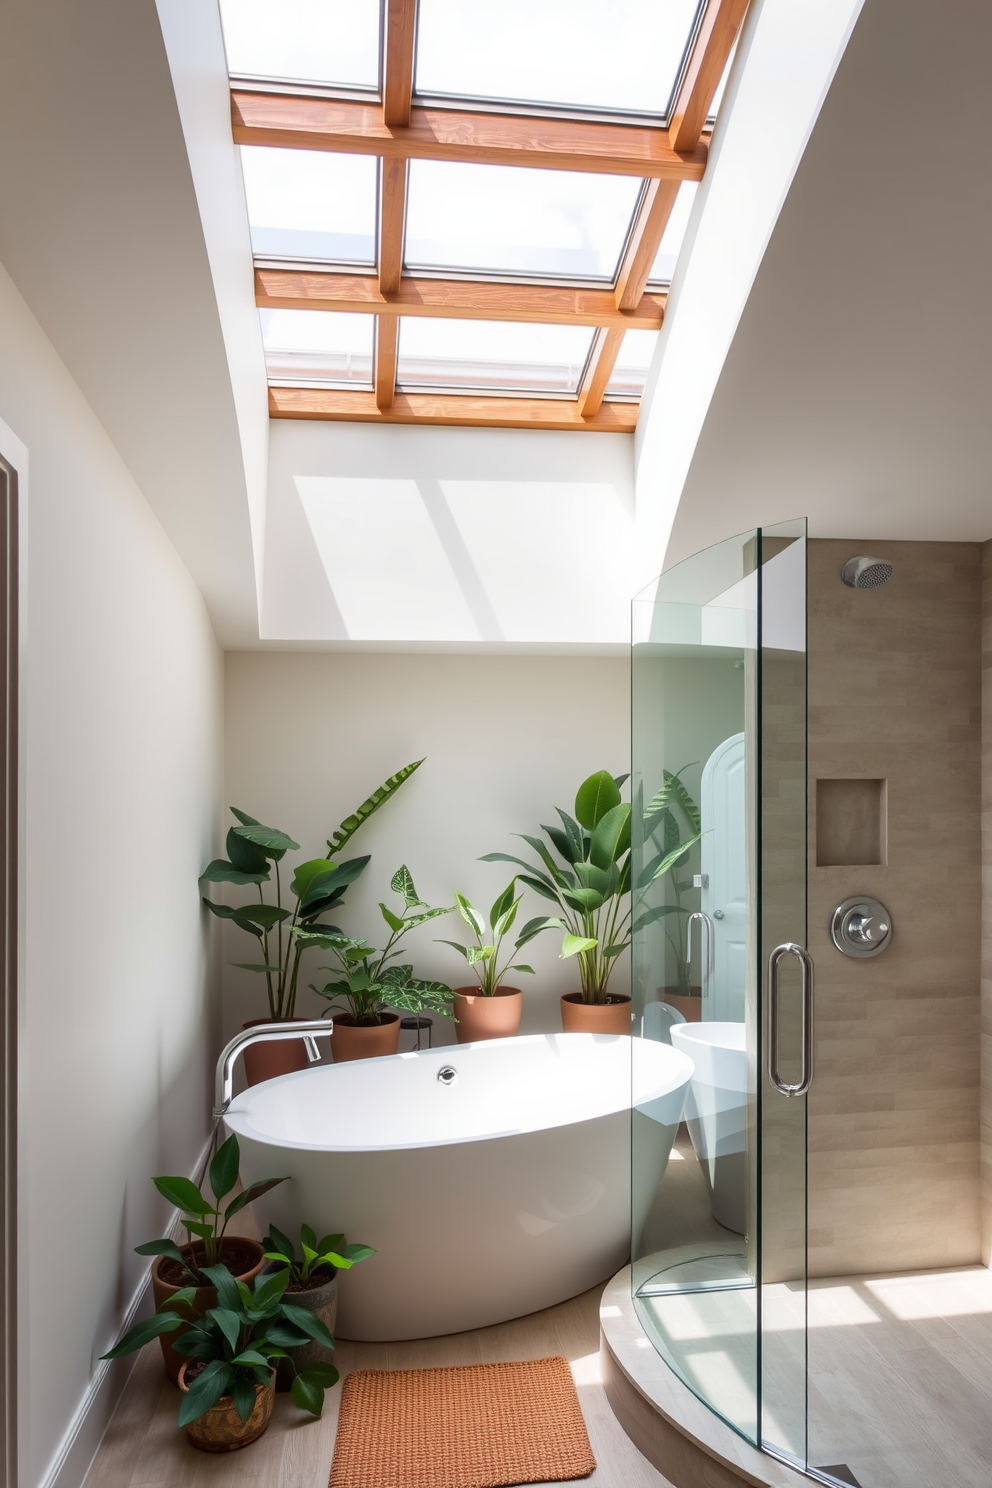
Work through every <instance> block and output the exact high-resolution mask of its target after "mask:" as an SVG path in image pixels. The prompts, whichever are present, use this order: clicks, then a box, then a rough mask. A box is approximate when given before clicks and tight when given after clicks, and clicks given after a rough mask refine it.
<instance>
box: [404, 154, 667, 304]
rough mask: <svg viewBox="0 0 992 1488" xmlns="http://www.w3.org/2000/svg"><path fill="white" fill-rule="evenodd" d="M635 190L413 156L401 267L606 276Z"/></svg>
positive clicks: (626, 181)
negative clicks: (418, 158) (403, 256)
mask: <svg viewBox="0 0 992 1488" xmlns="http://www.w3.org/2000/svg"><path fill="white" fill-rule="evenodd" d="M640 190H641V182H640V181H638V180H636V179H632V178H631V177H629V176H596V175H588V174H586V173H585V172H581V171H556V170H529V169H525V168H523V167H521V166H515V165H463V164H458V163H454V162H452V161H447V160H411V161H410V175H409V185H408V190H407V226H406V263H407V267H408V268H411V269H414V268H417V269H446V270H456V271H457V270H467V271H469V272H476V273H493V274H512V275H532V276H534V277H537V278H545V279H596V280H603V281H607V282H612V281H613V279H614V277H615V275H616V271H617V265H618V263H619V260H620V254H621V253H622V252H623V247H624V243H625V242H626V239H627V232H628V230H629V228H630V221H631V217H632V216H633V212H634V208H635V206H636V205H637V200H638V197H639V195H640Z"/></svg>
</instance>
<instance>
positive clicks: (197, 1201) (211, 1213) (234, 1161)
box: [135, 1134, 286, 1286]
mask: <svg viewBox="0 0 992 1488" xmlns="http://www.w3.org/2000/svg"><path fill="white" fill-rule="evenodd" d="M240 1167H241V1149H240V1147H239V1145H238V1139H237V1137H236V1136H235V1135H233V1134H232V1135H231V1136H229V1137H228V1139H227V1141H226V1142H225V1143H224V1144H223V1145H222V1146H221V1147H219V1148H218V1149H217V1152H216V1154H215V1156H214V1159H213V1161H212V1162H211V1164H210V1172H209V1178H210V1187H211V1190H212V1192H213V1196H214V1203H212V1204H211V1202H210V1200H209V1199H206V1198H204V1196H203V1194H202V1193H201V1192H200V1189H199V1188H198V1187H197V1186H196V1184H195V1183H194V1182H193V1180H192V1179H191V1178H184V1177H182V1176H178V1177H174V1178H153V1179H152V1182H153V1183H154V1185H155V1187H156V1188H157V1189H158V1191H159V1193H160V1194H161V1195H162V1197H163V1198H164V1199H168V1201H169V1203H170V1204H174V1205H175V1206H176V1208H177V1209H178V1210H179V1214H180V1223H181V1224H182V1226H183V1228H184V1229H185V1231H186V1236H187V1239H188V1240H189V1242H190V1244H192V1243H193V1241H194V1240H199V1241H202V1243H203V1259H204V1267H203V1271H201V1270H200V1269H199V1268H198V1267H197V1266H196V1264H195V1263H194V1261H193V1259H192V1255H191V1254H187V1255H183V1253H182V1251H181V1250H180V1249H179V1246H178V1245H177V1244H176V1242H175V1241H174V1240H168V1239H163V1240H148V1241H146V1243H145V1244H144V1245H136V1246H135V1250H136V1251H137V1253H138V1255H143V1256H168V1257H169V1259H170V1260H173V1261H177V1262H178V1263H179V1265H180V1266H181V1267H182V1269H183V1271H184V1272H185V1273H186V1275H187V1276H188V1277H189V1278H190V1282H191V1284H192V1285H193V1286H208V1285H209V1283H208V1282H207V1281H205V1280H204V1274H205V1273H206V1272H207V1271H208V1270H209V1268H210V1267H211V1266H214V1265H216V1264H217V1262H218V1261H219V1260H220V1258H221V1250H222V1245H223V1240H224V1234H225V1231H226V1230H227V1226H228V1224H229V1223H230V1221H231V1220H232V1219H233V1218H234V1216H235V1215H236V1214H240V1212H241V1210H242V1209H246V1208H247V1207H248V1205H249V1204H253V1203H254V1202H255V1200H256V1199H260V1198H261V1197H262V1195H263V1194H267V1193H268V1192H269V1190H270V1189H271V1188H275V1186H276V1184H278V1183H285V1181H286V1180H285V1179H284V1178H263V1179H260V1181H259V1182H258V1183H252V1184H249V1186H248V1187H247V1188H244V1189H242V1190H241V1192H240V1193H239V1194H238V1195H237V1197H236V1198H234V1199H232V1200H231V1202H230V1203H229V1204H228V1205H227V1206H226V1207H223V1205H222V1200H223V1199H225V1198H226V1197H227V1195H228V1194H229V1193H231V1192H232V1191H233V1190H234V1189H235V1188H236V1187H237V1185H238V1181H239V1170H240Z"/></svg>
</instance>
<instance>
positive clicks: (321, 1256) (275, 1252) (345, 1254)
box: [262, 1225, 375, 1390]
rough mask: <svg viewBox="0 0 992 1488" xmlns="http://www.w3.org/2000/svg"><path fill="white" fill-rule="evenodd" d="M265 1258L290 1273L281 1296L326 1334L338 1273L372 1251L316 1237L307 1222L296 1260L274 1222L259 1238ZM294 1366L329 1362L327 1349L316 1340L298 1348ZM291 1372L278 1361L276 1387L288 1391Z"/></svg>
mask: <svg viewBox="0 0 992 1488" xmlns="http://www.w3.org/2000/svg"><path fill="white" fill-rule="evenodd" d="M262 1244H263V1246H264V1247H265V1258H266V1260H267V1261H275V1262H276V1263H277V1264H278V1265H280V1266H283V1267H285V1268H286V1269H287V1270H288V1272H289V1281H288V1282H287V1285H286V1291H285V1293H284V1297H285V1299H286V1300H287V1301H290V1302H292V1303H293V1305H294V1306H296V1307H303V1308H305V1309H306V1311H307V1312H312V1313H313V1314H314V1316H315V1317H317V1318H319V1319H320V1321H321V1322H322V1323H323V1324H324V1327H325V1328H326V1329H327V1330H328V1332H329V1333H333V1332H334V1325H335V1323H336V1322H337V1311H338V1272H339V1271H350V1270H351V1268H352V1266H355V1265H357V1264H358V1262H359V1261H367V1260H368V1259H369V1257H370V1256H374V1255H375V1251H374V1250H373V1249H372V1247H371V1246H370V1245H358V1244H352V1245H346V1244H345V1239H344V1236H343V1235H325V1236H324V1237H323V1239H322V1240H318V1239H317V1236H316V1234H315V1232H314V1231H313V1230H312V1229H311V1227H310V1226H309V1225H302V1226H301V1228H300V1245H299V1259H297V1253H296V1247H295V1246H294V1244H293V1242H292V1240H290V1239H288V1238H287V1236H285V1235H284V1234H283V1233H282V1231H281V1230H277V1229H276V1227H275V1225H270V1226H269V1233H268V1234H267V1235H266V1237H265V1239H264V1240H263V1241H262ZM292 1362H293V1365H295V1367H296V1368H297V1369H303V1368H305V1367H307V1366H308V1365H310V1364H329V1363H330V1362H331V1359H330V1352H329V1350H328V1349H327V1348H326V1347H325V1346H324V1344H322V1343H320V1342H319V1341H318V1340H317V1339H311V1341H310V1342H309V1343H307V1344H304V1345H303V1346H302V1347H301V1348H299V1349H297V1350H296V1351H295V1352H294V1354H293V1361H292ZM292 1382H293V1372H292V1369H291V1367H290V1364H289V1363H288V1361H280V1364H279V1368H278V1370H277V1371H276V1389H277V1390H288V1389H290V1388H291V1386H292Z"/></svg>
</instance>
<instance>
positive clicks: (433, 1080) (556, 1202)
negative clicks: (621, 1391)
mask: <svg viewBox="0 0 992 1488" xmlns="http://www.w3.org/2000/svg"><path fill="white" fill-rule="evenodd" d="M633 1053H634V1072H633V1079H634V1084H635V1087H636V1089H635V1099H636V1104H637V1106H638V1108H639V1112H640V1114H641V1116H642V1117H643V1116H646V1117H647V1118H649V1119H650V1120H651V1121H652V1122H653V1123H654V1124H656V1125H657V1128H658V1131H657V1142H656V1143H654V1144H652V1147H653V1151H654V1162H653V1164H652V1165H650V1171H647V1172H642V1171H641V1165H640V1164H639V1171H638V1186H639V1188H645V1187H646V1188H647V1189H650V1190H651V1191H652V1192H653V1191H654V1189H656V1188H657V1184H658V1183H659V1182H660V1181H661V1177H662V1174H663V1172H664V1169H665V1165H666V1163H667V1161H668V1157H669V1153H670V1152H671V1146H672V1142H673V1141H674V1138H675V1132H676V1130H677V1128H678V1123H679V1120H680V1119H681V1115H682V1107H683V1104H684V1101H685V1092H686V1088H687V1085H688V1082H689V1077H690V1075H691V1074H692V1062H691V1060H690V1059H688V1058H687V1057H686V1056H685V1055H683V1054H680V1053H679V1052H678V1050H676V1049H672V1048H670V1047H669V1046H668V1045H667V1044H658V1043H654V1042H653V1041H650V1040H644V1039H637V1040H635V1041H634V1049H633ZM445 1066H449V1067H450V1068H452V1069H454V1070H455V1071H456V1078H455V1079H454V1081H453V1082H452V1083H450V1084H444V1083H442V1082H441V1081H440V1080H439V1079H438V1074H439V1071H441V1070H442V1069H443V1068H444V1067H445ZM631 1078H632V1076H631V1040H630V1039H629V1038H625V1037H615V1036H607V1035H602V1034H584V1033H569V1034H538V1035H533V1036H529V1037H523V1038H508V1039H493V1040H489V1041H487V1042H485V1043H478V1044H461V1045H456V1046H454V1047H451V1048H441V1049H428V1050H424V1051H422V1052H420V1053H413V1054H393V1055H387V1056H386V1057H384V1058H379V1059H367V1060H360V1061H355V1062H353V1063H348V1064H341V1065H333V1064H332V1065H320V1066H316V1067H315V1068H313V1069H310V1070H303V1071H301V1072H299V1073H297V1074H291V1075H283V1076H281V1077H280V1078H279V1079H277V1080H269V1081H267V1082H266V1083H265V1084H263V1085H255V1086H253V1087H252V1088H251V1089H249V1090H246V1091H245V1092H244V1093H243V1094H242V1095H239V1096H237V1097H236V1099H235V1100H234V1101H233V1102H232V1104H231V1106H230V1108H229V1110H228V1112H227V1114H226V1116H225V1118H224V1119H225V1121H226V1123H227V1126H228V1129H229V1130H230V1131H232V1132H237V1135H238V1140H239V1142H240V1144H241V1151H242V1163H241V1172H242V1176H243V1178H244V1180H245V1182H246V1183H247V1182H255V1181H257V1180H258V1179H261V1178H267V1177H275V1176H276V1175H282V1174H286V1175H288V1177H289V1179H290V1181H289V1182H288V1183H284V1184H280V1186H279V1187H278V1188H276V1189H274V1190H273V1191H272V1192H271V1193H270V1194H267V1195H266V1196H265V1197H264V1198H263V1199H262V1200H260V1201H259V1202H258V1204H256V1205H255V1210H256V1213H257V1218H258V1221H259V1223H260V1224H263V1225H264V1224H266V1223H269V1222H274V1223H275V1224H276V1225H278V1226H279V1228H280V1229H283V1230H285V1231H287V1232H288V1233H289V1234H291V1235H294V1236H295V1235H297V1234H298V1233H299V1226H300V1223H301V1222H306V1223H307V1224H311V1225H313V1227H314V1228H315V1229H316V1231H317V1234H318V1236H319V1235H321V1234H323V1233H327V1232H330V1231H344V1233H345V1234H346V1236H347V1238H348V1239H349V1240H352V1241H355V1240H358V1241H363V1242H364V1243H365V1244H368V1245H372V1246H374V1247H375V1249H376V1251H377V1254H376V1255H375V1256H374V1257H373V1258H372V1259H371V1260H369V1261H366V1262H363V1264H361V1265H360V1266H356V1267H355V1269H354V1270H353V1271H350V1272H346V1273H345V1274H344V1275H342V1276H341V1278H340V1281H339V1288H338V1290H339V1310H338V1324H337V1331H338V1333H339V1334H340V1336H341V1337H342V1338H354V1339H368V1340H376V1341H378V1340H385V1339H402V1338H429V1337H432V1336H434V1335H437V1334H442V1333H457V1332H461V1331H462V1330H463V1329H466V1328H480V1327H485V1326H487V1325H488V1324H490V1323H498V1322H504V1321H505V1320H506V1319H508V1318H513V1317H521V1316H523V1315H524V1314H525V1313H528V1312H535V1311H537V1310H538V1309H540V1308H542V1307H550V1306H552V1305H553V1304H554V1303H556V1302H562V1301H564V1300H565V1298H567V1297H574V1296H576V1295H578V1293H580V1292H583V1291H585V1290H586V1289H587V1288H588V1287H591V1286H594V1285H595V1284H596V1282H598V1281H602V1280H604V1279H605V1278H606V1277H608V1276H611V1275H613V1273H614V1272H615V1271H617V1270H618V1269H619V1267H620V1266H622V1265H623V1263H624V1261H625V1260H626V1259H627V1255H628V1251H629V1248H630V1203H631V1193H630V1095H631ZM649 1199H650V1194H647V1193H646V1194H645V1198H644V1202H648V1201H649ZM640 1207H641V1204H640V1203H638V1202H636V1201H635V1208H636V1209H639V1208H640Z"/></svg>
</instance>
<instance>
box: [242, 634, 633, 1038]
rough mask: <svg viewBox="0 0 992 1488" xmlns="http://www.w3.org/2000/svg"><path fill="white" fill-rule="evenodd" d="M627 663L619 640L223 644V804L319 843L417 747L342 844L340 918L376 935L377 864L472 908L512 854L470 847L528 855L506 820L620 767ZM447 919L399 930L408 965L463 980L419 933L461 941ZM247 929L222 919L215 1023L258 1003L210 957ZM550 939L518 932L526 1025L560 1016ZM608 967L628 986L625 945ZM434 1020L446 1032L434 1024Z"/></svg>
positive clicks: (568, 983)
mask: <svg viewBox="0 0 992 1488" xmlns="http://www.w3.org/2000/svg"><path fill="white" fill-rule="evenodd" d="M629 671H630V669H629V662H628V660H627V658H626V657H622V658H621V657H562V656H535V657H520V656H481V657H468V656H415V655H403V656H400V655H386V654H381V655H380V654H365V655H354V654H352V655H345V654H341V653H333V652H332V653H309V654H301V653H291V652H263V653H259V652H235V653H229V654H228V656H227V705H226V707H227V712H226V719H227V723H226V738H227V744H226V751H227V755H226V758H227V763H226V784H225V791H226V804H227V805H228V806H231V805H233V806H237V807H239V808H240V809H241V810H243V811H247V812H248V813H249V814H250V815H252V816H255V817H257V818H258V819H259V820H260V821H264V822H266V823H267V824H268V825H270V826H276V827H281V828H283V829H284V830H285V831H287V832H289V833H290V835H291V836H292V837H294V838H295V840H296V841H297V842H299V843H300V845H301V852H300V854H289V855H288V856H289V860H290V861H291V862H294V861H299V860H302V858H303V857H304V855H305V856H307V857H314V856H317V855H319V854H321V853H323V852H326V850H327V849H326V838H327V837H328V836H329V834H330V833H331V832H332V831H333V830H334V828H335V827H336V826H337V825H338V823H339V822H340V821H341V820H342V818H343V817H345V816H346V815H347V814H348V813H349V812H351V811H353V810H354V808H355V807H356V806H357V805H358V804H359V802H360V801H362V800H363V799H364V797H365V796H367V795H368V794H369V792H370V791H372V790H373V789H374V788H375V787H376V786H378V785H379V784H380V783H381V782H382V781H383V780H384V779H385V778H386V776H388V775H390V774H392V773H393V772H394V771H395V770H397V769H399V768H400V766H402V765H404V764H406V763H408V762H409V761H410V760H413V759H419V758H420V757H421V756H426V762H425V763H424V764H423V765H422V766H421V767H420V769H419V771H418V772H417V774H416V775H414V776H413V778H412V779H411V780H409V781H408V782H407V783H406V784H405V785H404V786H403V787H402V789H401V791H400V792H399V794H398V795H397V796H396V798H395V799H394V800H393V801H391V802H390V803H389V804H388V806H386V807H385V808H384V809H383V810H382V811H381V812H380V813H379V814H378V815H376V816H374V817H373V818H372V819H371V820H370V821H369V822H368V824H367V825H366V826H365V827H363V828H362V830H361V833H360V834H359V835H358V836H357V837H356V838H355V839H354V842H353V845H352V846H351V847H349V849H348V855H349V856H351V855H352V852H354V854H355V855H356V856H357V855H358V854H360V853H371V854H372V862H371V863H370V864H369V867H368V868H367V869H366V872H365V874H364V876H363V878H362V879H361V880H360V881H359V882H358V883H356V884H355V885H354V887H353V888H351V889H350V890H349V892H348V898H347V901H346V905H345V907H344V909H343V910H342V911H341V912H340V915H339V916H338V919H339V922H340V924H341V925H342V927H343V928H345V929H347V930H349V931H355V932H357V933H359V934H362V935H366V936H368V937H369V939H370V940H372V943H373V944H376V943H378V942H379V940H380V938H381V935H382V932H383V930H384V928H385V927H384V925H383V923H382V919H381V916H380V914H379V909H378V903H379V900H381V899H384V900H386V902H387V903H389V904H391V905H395V901H394V898H393V896H391V895H390V892H389V880H390V878H391V877H392V875H393V872H394V870H395V869H396V868H398V867H399V866H400V864H401V863H406V864H407V866H408V867H409V869H410V871H411V872H412V874H413V877H414V881H415V882H416V885H417V888H418V890H419V892H420V894H421V896H422V897H423V898H424V899H426V900H428V901H429V902H430V903H431V904H437V905H440V904H451V903H452V902H453V900H452V893H453V891H454V890H455V889H459V890H461V891H462V892H463V893H467V894H468V896H469V898H470V899H471V900H472V901H473V903H475V904H477V905H479V906H481V907H483V908H485V909H486V910H487V911H488V909H489V906H490V905H491V903H492V902H493V900H494V899H495V898H496V895H497V893H499V891H500V890H501V889H503V888H504V887H505V885H506V883H507V882H508V880H509V878H510V877H511V875H512V873H513V868H512V867H511V866H509V865H507V864H499V863H480V862H479V861H478V859H479V857H480V855H481V854H482V853H486V852H508V853H518V854H519V855H520V856H521V857H524V858H526V857H528V856H529V855H530V849H529V848H528V847H527V844H526V843H524V842H521V841H519V839H518V838H515V837H514V835H513V834H514V833H515V832H528V833H530V834H532V835H537V834H539V828H540V823H541V822H552V821H557V817H555V815H554V807H555V806H556V805H557V806H563V807H564V808H565V809H566V810H571V809H572V805H573V802H574V797H575V790H576V787H577V786H578V785H579V784H580V783H581V781H582V780H583V779H584V778H585V777H586V776H587V775H590V774H592V772H593V771H594V770H598V769H603V768H606V769H609V770H610V771H612V772H613V773H615V774H619V773H621V772H623V771H626V770H629V768H630V764H629V758H630V684H629ZM231 820H232V818H231V817H230V816H228V817H227V819H226V821H225V823H224V831H225V832H226V830H227V825H228V824H229V823H230V821H231ZM546 904H547V901H545V900H542V899H539V898H538V897H537V895H535V894H533V893H532V892H531V891H528V893H527V897H526V899H525V901H524V903H523V904H522V905H521V913H522V915H523V916H524V918H528V919H529V918H531V917H532V916H534V915H538V914H543V913H549V914H550V913H552V912H553V910H552V907H551V905H549V904H547V908H546V909H545V907H544V906H545V905H546ZM520 923H523V920H522V919H521V921H520ZM463 928H464V927H463V926H462V922H461V921H460V920H459V919H458V918H457V917H456V916H452V917H451V918H449V919H441V920H437V921H434V922H433V923H432V924H429V925H425V926H423V927H421V928H420V929H419V930H415V931H413V932H411V935H410V937H409V941H408V942H407V944H408V945H409V947H410V958H409V959H410V960H412V961H413V963H414V965H415V966H416V968H417V970H418V971H420V972H421V973H423V974H424V975H427V976H436V977H437V978H439V979H440V980H442V981H446V982H448V984H449V985H455V986H458V985H464V984H465V983H467V982H468V981H470V980H471V978H470V977H469V976H466V974H465V973H466V970H467V968H466V966H465V963H464V961H462V960H461V959H460V957H458V956H457V955H456V953H455V952H454V951H451V950H450V949H449V948H448V947H447V946H443V945H437V944H436V943H435V937H437V936H444V937H446V938H447V939H451V940H464V937H463V936H462V935H461V933H460V931H461V929H463ZM246 940H247V937H246V936H243V935H241V934H240V933H239V932H238V931H237V930H232V929H231V928H230V927H229V926H226V925H225V926H224V960H225V971H224V978H225V980H224V1004H225V1019H226V1024H227V1028H228V1030H229V1031H233V1030H234V1029H236V1028H237V1027H238V1026H239V1025H240V1023H241V1022H242V1021H243V1020H244V1019H246V1018H251V1017H260V1016H262V1014H263V1012H264V1003H265V990H264V984H263V983H262V979H261V978H260V977H256V976H253V975H252V974H251V973H248V972H243V971H238V970H237V969H236V968H234V967H232V966H230V965H228V964H227V963H229V962H231V961H248V960H252V959H255V958H254V956H253V955H252V954H249V951H250V947H249V946H247V945H246V944H245V941H246ZM559 945H560V941H559V940H556V939H555V937H554V935H553V934H551V933H548V934H547V935H545V936H543V937H542V938H541V939H539V940H537V941H534V942H532V943H531V945H529V946H528V947H527V954H526V956H525V957H524V960H525V961H527V962H528V963H529V964H530V965H531V966H533V967H534V969H535V972H536V975H535V976H533V977H530V976H523V977H522V978H521V983H522V985H523V987H524V1018H523V1025H522V1029H523V1032H525V1033H529V1032H540V1031H544V1030H550V1029H557V1028H559V1027H560V1022H559V1016H558V998H559V996H560V995H561V993H563V992H570V991H573V990H578V974H577V968H576V965H575V963H574V962H562V961H560V960H559V959H558V948H559ZM325 959H326V958H325ZM304 964H305V965H306V964H307V963H304ZM320 964H321V957H320V955H319V953H317V952H312V953H311V954H310V960H309V966H308V970H307V975H306V976H305V978H302V979H301V980H303V981H305V982H310V981H315V980H317V979H318V970H317V969H318V967H319V966H320ZM615 976H616V978H617V986H618V987H623V988H624V990H627V987H626V983H627V980H628V972H627V962H626V958H624V960H623V962H622V963H621V964H620V965H618V967H617V971H616V973H615ZM321 980H326V977H324V978H321ZM326 1006H327V1004H326V1003H324V1002H321V1001H319V1000H318V999H317V998H316V997H315V996H314V994H313V993H311V992H305V993H304V995H303V1002H302V1006H301V1009H300V1010H301V1011H305V1012H307V1013H310V1014H312V1015H314V1016H317V1015H319V1014H320V1013H321V1012H323V1011H324V1010H325V1009H326ZM436 1027H437V1032H438V1033H439V1035H440V1039H441V1040H442V1041H443V1040H447V1041H451V1039H452V1031H451V1028H450V1025H447V1024H439V1025H437V1026H436Z"/></svg>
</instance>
